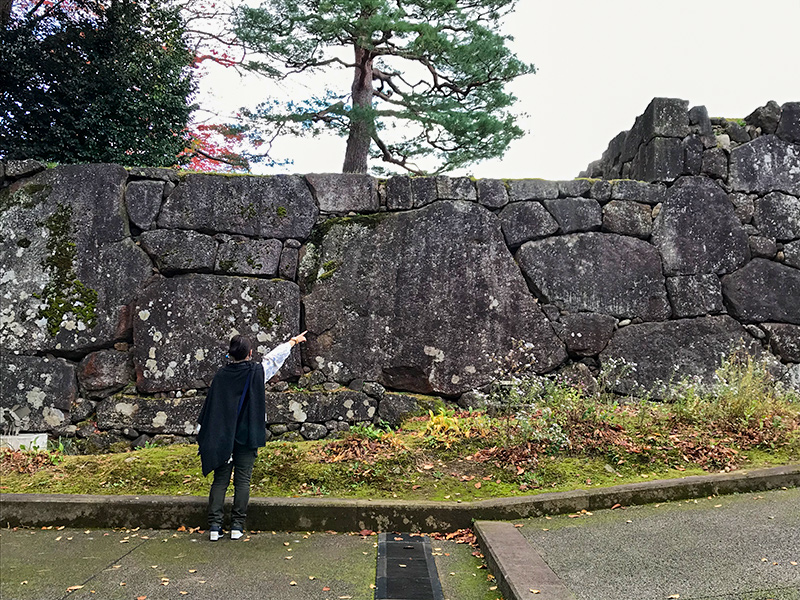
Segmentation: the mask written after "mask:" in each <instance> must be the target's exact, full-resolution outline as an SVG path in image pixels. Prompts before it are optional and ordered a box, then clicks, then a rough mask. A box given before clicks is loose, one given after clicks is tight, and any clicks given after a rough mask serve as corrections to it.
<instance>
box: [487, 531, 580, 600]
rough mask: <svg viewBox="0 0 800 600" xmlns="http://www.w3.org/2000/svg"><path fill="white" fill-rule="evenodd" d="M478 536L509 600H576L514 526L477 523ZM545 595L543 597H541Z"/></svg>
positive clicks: (499, 583) (498, 585) (502, 590)
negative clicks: (533, 597)
mask: <svg viewBox="0 0 800 600" xmlns="http://www.w3.org/2000/svg"><path fill="white" fill-rule="evenodd" d="M475 535H476V537H477V538H478V543H479V544H480V546H481V549H482V550H483V554H484V556H485V558H486V562H487V563H488V565H489V569H491V571H492V573H494V574H495V577H496V578H497V587H499V588H500V591H501V592H502V593H503V598H506V600H519V599H522V598H525V599H528V598H531V597H532V596H531V594H536V598H540V599H541V600H575V595H574V594H573V593H572V592H571V591H570V590H569V588H567V586H566V585H564V583H563V582H562V581H561V579H559V577H558V575H556V574H555V573H554V572H553V570H552V569H551V568H550V567H549V566H547V563H545V562H544V560H542V557H541V556H539V553H538V552H536V551H535V550H534V549H533V548H532V547H531V545H530V544H529V543H528V541H527V540H526V539H525V538H524V537H522V534H521V533H520V532H519V530H518V529H517V528H515V527H514V525H512V524H511V523H506V522H501V521H475ZM539 594H541V595H539Z"/></svg>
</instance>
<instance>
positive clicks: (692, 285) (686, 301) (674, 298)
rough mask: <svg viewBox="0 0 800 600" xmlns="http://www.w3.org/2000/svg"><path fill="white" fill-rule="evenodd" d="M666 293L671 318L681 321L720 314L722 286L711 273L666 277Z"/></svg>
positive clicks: (717, 278)
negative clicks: (670, 309)
mask: <svg viewBox="0 0 800 600" xmlns="http://www.w3.org/2000/svg"><path fill="white" fill-rule="evenodd" d="M667 292H668V293H669V301H670V304H672V316H673V317H676V318H679V319H682V318H684V317H699V316H702V315H709V314H716V313H720V312H722V309H723V304H722V284H721V283H720V281H719V277H718V276H716V275H714V274H713V273H711V274H706V275H680V276H677V277H667Z"/></svg>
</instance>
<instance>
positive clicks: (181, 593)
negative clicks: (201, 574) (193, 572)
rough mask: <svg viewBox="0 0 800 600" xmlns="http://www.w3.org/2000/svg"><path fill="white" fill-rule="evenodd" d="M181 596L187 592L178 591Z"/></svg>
mask: <svg viewBox="0 0 800 600" xmlns="http://www.w3.org/2000/svg"><path fill="white" fill-rule="evenodd" d="M178 593H179V594H180V595H181V596H186V595H187V594H188V593H189V592H184V591H180V592H178Z"/></svg>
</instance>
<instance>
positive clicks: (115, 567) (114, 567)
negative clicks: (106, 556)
mask: <svg viewBox="0 0 800 600" xmlns="http://www.w3.org/2000/svg"><path fill="white" fill-rule="evenodd" d="M121 567H122V565H114V566H113V567H111V568H112V569H119V568H121Z"/></svg>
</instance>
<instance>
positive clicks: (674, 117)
mask: <svg viewBox="0 0 800 600" xmlns="http://www.w3.org/2000/svg"><path fill="white" fill-rule="evenodd" d="M640 119H641V123H642V125H641V127H642V137H643V138H644V141H648V140H650V139H652V138H655V137H664V138H684V137H686V136H687V135H689V102H688V101H686V100H681V99H679V98H653V100H652V101H651V102H650V104H648V105H647V108H646V109H645V110H644V112H643V113H642V116H641V117H640Z"/></svg>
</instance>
